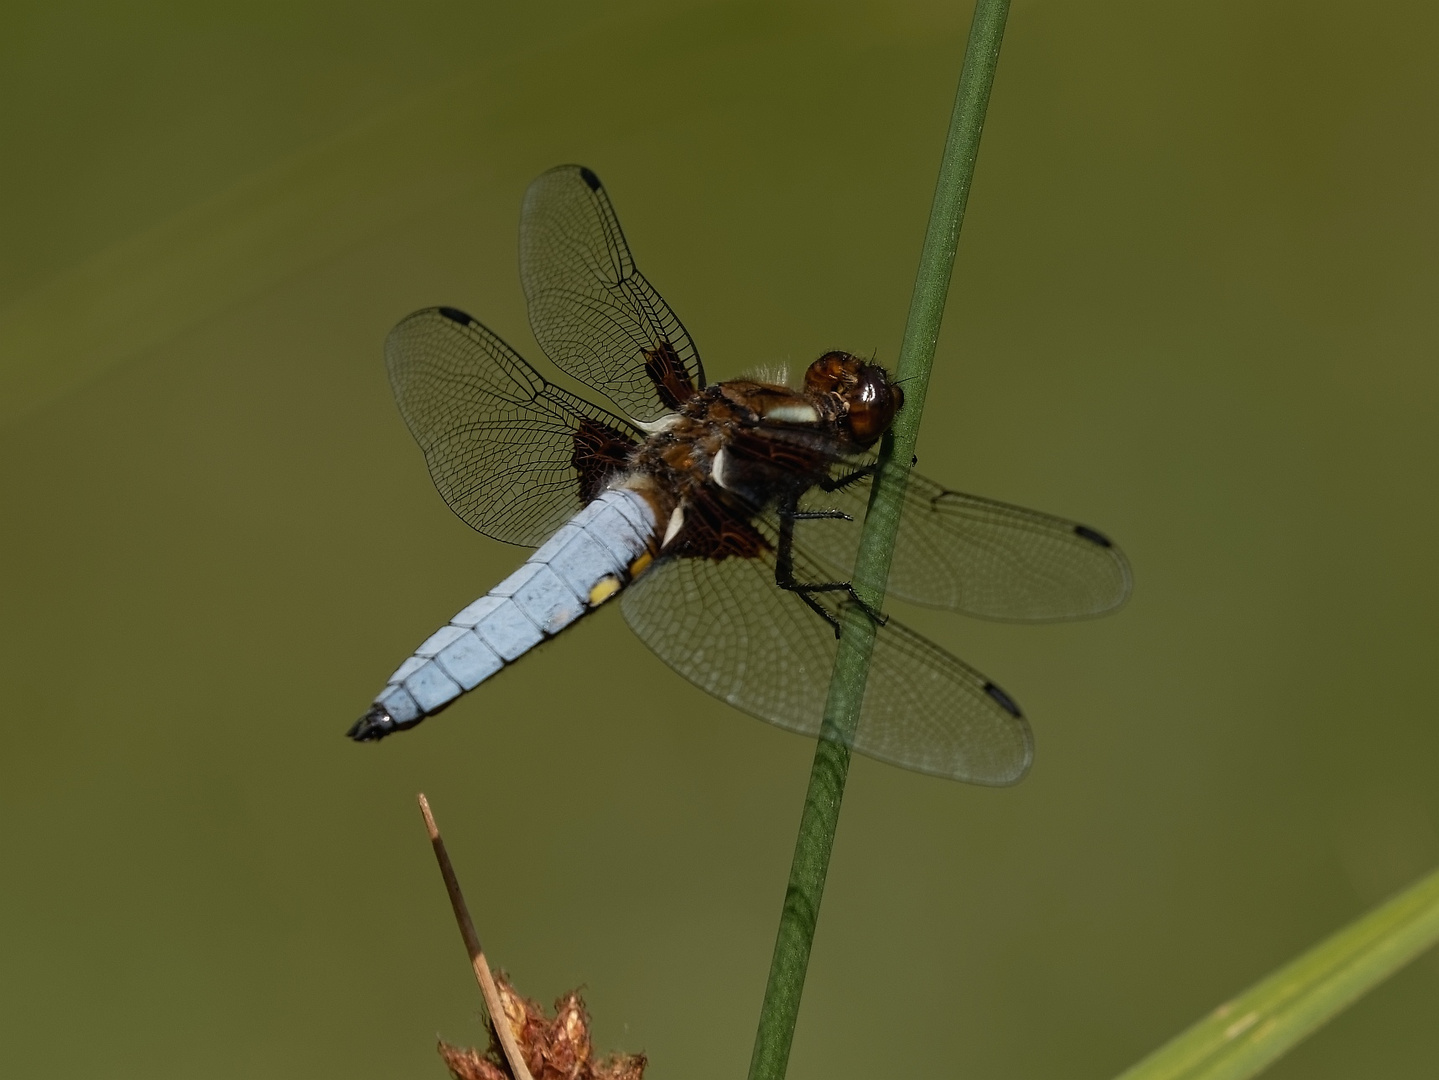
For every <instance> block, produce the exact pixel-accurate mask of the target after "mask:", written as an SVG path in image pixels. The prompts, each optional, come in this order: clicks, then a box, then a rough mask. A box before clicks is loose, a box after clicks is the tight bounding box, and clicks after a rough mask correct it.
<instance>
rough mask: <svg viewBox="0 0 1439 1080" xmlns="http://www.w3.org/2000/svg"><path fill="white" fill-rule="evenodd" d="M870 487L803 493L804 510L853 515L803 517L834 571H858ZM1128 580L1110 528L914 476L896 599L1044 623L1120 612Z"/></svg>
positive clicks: (809, 537) (802, 533)
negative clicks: (1103, 530) (843, 518)
mask: <svg viewBox="0 0 1439 1080" xmlns="http://www.w3.org/2000/svg"><path fill="white" fill-rule="evenodd" d="M870 487H871V485H870V478H869V477H867V476H866V477H863V478H861V479H860V480H859V481H857V482H855V483H853V484H851V485H849V486H847V487H845V488H843V489H841V490H839V491H833V492H824V491H820V490H818V489H815V490H813V491H811V492H810V494H809V495H808V496H807V498H806V499H805V506H806V507H807V508H810V509H815V508H821V507H823V508H831V509H838V510H843V511H844V512H845V513H847V514H849V515H850V517H851V518H852V520H851V521H836V520H829V521H825V520H821V521H803V522H800V523H799V531H798V532H797V535H798V536H799V537H801V538H802V539H803V542H804V544H805V547H806V548H807V550H808V551H809V552H810V553H811V554H812V555H814V556H815V557H816V558H817V559H819V561H820V562H821V563H822V564H823V565H824V566H825V567H827V568H828V570H829V571H831V576H835V575H837V576H839V577H842V578H848V577H849V575H850V572H851V571H852V569H853V567H854V559H855V554H856V552H857V551H858V547H859V533H860V528H861V524H862V522H863V521H864V515H865V510H866V507H867V506H868V504H869V495H870ZM1131 585H1132V579H1131V577H1130V572H1129V562H1128V560H1126V559H1125V557H1124V553H1123V552H1122V551H1120V550H1119V548H1118V547H1117V546H1115V544H1114V543H1113V542H1112V541H1110V540H1109V538H1108V537H1106V536H1104V534H1102V533H1100V532H1098V531H1096V530H1094V529H1091V528H1089V527H1088V526H1086V525H1080V524H1077V523H1076V522H1073V521H1068V520H1066V519H1064V518H1060V517H1054V516H1053V515H1050V514H1042V513H1040V512H1039V511H1037V510H1026V509H1024V508H1023V507H1019V506H1010V505H1009V504H1008V503H1002V502H995V501H994V500H992V499H983V498H980V497H979V496H977V495H964V494H962V493H960V492H958V491H950V490H948V489H947V488H943V487H941V486H940V485H939V484H936V483H935V482H934V481H932V480H926V479H925V478H924V477H923V476H920V475H919V474H918V473H914V472H911V473H910V474H909V484H908V486H907V488H906V489H905V495H904V511H903V515H902V517H901V518H900V528H899V536H898V537H897V539H896V541H895V548H894V561H893V563H892V564H891V567H890V572H889V586H888V593H889V595H892V596H898V597H900V598H901V599H903V600H908V601H909V602H911V603H915V604H922V605H924V606H926V607H938V608H950V609H952V610H955V611H962V612H964V613H965V614H966V615H977V616H979V617H981V618H986V619H1006V620H1015V621H1021V622H1044V621H1050V620H1060V619H1081V618H1086V617H1089V616H1093V615H1103V614H1104V613H1106V612H1109V611H1113V610H1114V609H1115V608H1117V607H1119V606H1120V605H1121V604H1123V603H1124V601H1125V599H1126V598H1127V597H1128V596H1129V590H1130V587H1131Z"/></svg>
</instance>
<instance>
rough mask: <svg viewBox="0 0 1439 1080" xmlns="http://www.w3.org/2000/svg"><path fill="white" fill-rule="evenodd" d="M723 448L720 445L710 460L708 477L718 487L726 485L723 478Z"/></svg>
mask: <svg viewBox="0 0 1439 1080" xmlns="http://www.w3.org/2000/svg"><path fill="white" fill-rule="evenodd" d="M724 454H725V448H724V447H723V446H721V447H720V448H719V451H718V452H717V453H716V454H715V456H714V458H713V459H712V460H711V461H710V479H711V480H713V481H714V482H715V484H716V485H717V486H719V487H728V486H729V485H728V484H726V483H725V479H724V467H725V456H724Z"/></svg>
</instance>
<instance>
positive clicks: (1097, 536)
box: [1074, 525, 1114, 548]
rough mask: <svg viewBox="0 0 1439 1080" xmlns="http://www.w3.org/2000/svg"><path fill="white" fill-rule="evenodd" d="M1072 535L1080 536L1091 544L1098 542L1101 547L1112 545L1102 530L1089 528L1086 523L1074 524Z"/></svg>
mask: <svg viewBox="0 0 1439 1080" xmlns="http://www.w3.org/2000/svg"><path fill="white" fill-rule="evenodd" d="M1074 535H1075V536H1082V537H1084V538H1085V539H1086V540H1088V541H1089V542H1090V543H1091V544H1098V545H1099V546H1100V547H1102V548H1107V547H1113V546H1114V544H1113V542H1111V541H1110V539H1109V537H1107V536H1105V535H1104V534H1103V533H1102V532H1098V531H1097V530H1095V529H1091V528H1090V527H1089V526H1088V525H1076V526H1075V527H1074Z"/></svg>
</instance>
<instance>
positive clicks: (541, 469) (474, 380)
mask: <svg viewBox="0 0 1439 1080" xmlns="http://www.w3.org/2000/svg"><path fill="white" fill-rule="evenodd" d="M385 364H386V367H388V368H389V372H390V385H391V386H392V387H393V388H394V391H395V401H396V403H397V404H398V405H399V407H400V414H401V415H402V416H403V417H404V418H405V423H406V424H407V425H409V428H410V433H411V434H413V435H414V437H415V441H416V442H418V443H419V444H420V449H421V450H423V451H424V454H425V462H426V463H427V464H428V465H429V467H430V476H431V477H432V478H433V479H434V481H435V486H436V487H437V488H439V489H440V494H441V495H442V496H444V499H445V502H447V503H448V504H449V505H450V509H452V510H453V511H454V512H455V513H456V514H458V515H459V516H460V517H461V518H463V519H464V520H465V522H467V523H468V524H469V525H471V526H472V527H474V528H476V529H478V530H479V531H480V532H482V533H484V534H485V535H486V536H492V537H494V538H495V539H496V540H503V541H505V542H507V543H511V544H524V545H527V546H531V547H532V546H535V545H537V544H539V543H541V542H542V541H544V539H545V538H546V537H548V536H549V535H550V534H551V533H553V532H554V531H555V530H556V529H557V528H559V527H560V526H561V525H562V524H564V523H565V522H566V521H568V520H569V519H570V518H571V517H572V516H573V515H574V514H575V513H576V512H577V511H578V510H579V509H580V507H581V506H583V505H584V503H585V502H587V501H588V500H589V498H591V497H593V494H594V492H595V490H596V489H597V487H598V486H599V485H600V483H601V482H602V479H603V474H604V472H605V470H606V469H617V468H619V467H620V466H621V465H622V458H623V454H624V452H626V450H627V448H628V447H630V446H633V445H634V444H633V441H632V438H633V435H634V431H633V429H632V428H630V426H629V424H627V423H626V422H625V421H623V420H621V419H619V418H618V417H615V416H612V415H611V414H609V413H607V412H606V411H605V410H603V409H600V408H597V407H596V406H594V405H591V404H590V403H589V402H587V401H584V400H583V399H581V398H578V397H575V396H574V395H573V394H569V393H566V392H565V391H563V390H561V389H559V388H558V387H556V386H552V385H551V384H549V383H548V382H546V381H545V380H544V379H542V378H541V377H540V376H539V375H538V374H537V373H536V372H535V371H534V369H533V368H531V367H530V366H529V365H528V364H527V363H525V362H524V360H522V359H521V358H520V356H519V355H518V354H517V353H516V352H515V351H514V350H513V349H511V348H510V347H509V346H508V345H506V344H505V343H504V342H503V341H501V340H500V338H499V337H497V336H496V335H495V334H494V333H492V332H491V331H490V330H489V329H487V328H486V327H485V326H483V325H481V324H480V323H478V322H476V321H475V320H474V319H472V318H470V317H469V316H468V315H466V314H465V313H464V312H463V311H459V310H457V309H455V308H426V309H425V310H423V311H417V312H415V313H414V314H413V315H411V316H409V317H408V318H406V319H404V320H402V321H401V322H400V323H399V324H398V325H397V326H396V327H395V328H394V329H393V330H391V331H390V336H389V337H388V338H387V339H386V340H385Z"/></svg>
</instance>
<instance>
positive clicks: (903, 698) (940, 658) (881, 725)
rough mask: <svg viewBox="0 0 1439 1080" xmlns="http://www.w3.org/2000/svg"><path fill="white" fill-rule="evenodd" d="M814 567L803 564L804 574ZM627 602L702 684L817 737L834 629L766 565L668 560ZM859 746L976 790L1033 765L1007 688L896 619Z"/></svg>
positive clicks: (673, 663)
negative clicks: (785, 587)
mask: <svg viewBox="0 0 1439 1080" xmlns="http://www.w3.org/2000/svg"><path fill="white" fill-rule="evenodd" d="M809 572H810V570H809V569H808V568H807V567H806V565H805V563H804V561H803V559H802V558H800V559H799V560H798V561H797V564H796V573H798V574H805V573H809ZM810 580H813V579H810ZM823 595H824V594H821V599H822V597H823ZM830 595H832V594H830ZM621 606H622V608H623V610H624V613H625V618H626V620H627V621H628V622H629V624H630V626H631V627H632V628H633V629H634V631H635V633H637V634H638V635H639V636H640V638H641V640H643V641H644V643H645V644H646V645H648V646H649V647H650V648H651V649H653V650H654V651H655V652H656V653H657V654H658V655H659V657H660V659H662V660H664V662H665V663H667V664H669V665H670V667H672V668H674V669H675V670H676V671H677V672H679V673H680V674H681V675H683V676H684V677H685V678H686V679H688V680H689V681H690V682H692V683H694V684H695V685H696V686H698V687H699V688H700V689H702V690H705V691H707V692H708V693H710V694H713V695H714V696H715V697H717V698H719V699H721V700H722V701H726V702H728V703H729V704H731V705H733V706H735V707H736V708H738V709H742V710H743V711H745V712H747V713H750V714H751V715H753V716H757V717H759V718H760V719H762V720H767V721H769V722H770V723H771V724H775V725H777V726H778V727H782V728H785V729H787V730H789V731H796V732H799V733H801V734H805V735H811V736H816V735H818V734H819V732H820V726H821V721H822V719H823V716H824V707H825V699H826V696H827V693H828V688H829V681H830V674H831V671H832V670H833V667H834V657H835V651H836V647H837V641H836V639H835V635H834V631H833V629H831V627H830V625H829V623H827V622H826V621H825V620H824V619H823V618H821V617H820V616H819V615H817V614H815V613H814V612H813V611H811V610H810V609H809V608H808V607H807V606H806V605H805V603H804V601H803V600H802V599H800V597H799V596H797V595H796V594H794V593H792V592H787V591H784V590H782V589H780V588H778V587H777V586H776V585H775V582H774V568H773V564H772V563H771V562H770V561H768V560H766V559H763V558H749V559H746V558H727V559H722V560H718V561H716V560H712V559H705V558H677V557H671V558H666V559H662V560H661V561H660V562H659V563H658V564H656V565H655V566H654V567H652V568H651V569H650V570H649V571H648V572H646V573H645V574H644V575H643V576H642V577H641V578H640V579H639V580H638V581H636V582H635V583H634V584H633V585H632V586H630V588H629V589H628V590H627V591H626V592H625V593H624V596H623V599H622V600H621ZM826 606H827V607H829V609H830V610H831V611H832V612H837V611H838V605H837V604H830V605H826ZM853 745H854V749H856V750H858V751H859V752H860V753H863V754H866V755H868V756H869V757H873V758H877V759H878V760H880V761H885V762H888V763H890V764H893V765H899V766H902V767H904V768H907V769H913V770H915V771H917V772H923V773H930V774H932V775H935V776H943V777H948V778H950V779H954V780H964V781H967V782H969V783H974V784H989V785H1005V784H1013V783H1015V782H1017V781H1018V780H1020V779H1021V778H1022V777H1023V776H1024V774H1025V772H1026V771H1028V769H1029V765H1030V761H1031V760H1032V758H1033V741H1032V738H1031V735H1030V731H1029V725H1028V723H1027V722H1026V721H1025V719H1024V717H1023V716H1022V715H1020V712H1019V709H1018V707H1017V706H1015V705H1014V703H1013V701H1011V700H1010V698H1009V697H1008V696H1007V695H1005V694H1004V692H1003V691H1001V690H999V688H998V687H996V686H995V685H994V684H993V683H991V682H990V681H989V680H987V679H986V678H985V677H984V676H983V675H981V674H980V673H979V672H977V671H975V670H974V669H973V668H971V667H969V666H968V665H967V664H965V663H964V662H962V661H961V660H958V659H957V658H955V657H953V656H951V655H950V654H949V653H947V652H945V651H944V650H943V649H941V648H940V647H939V646H937V645H935V644H934V643H933V642H930V641H927V640H926V639H924V638H923V637H921V636H920V635H918V634H916V633H914V632H913V631H912V630H909V629H908V628H907V627H904V626H902V625H900V624H899V623H897V622H896V621H895V620H893V619H891V620H889V621H888V622H887V623H885V625H884V626H882V627H880V628H879V630H878V633H877V636H876V639H875V648H874V654H873V657H872V660H871V664H870V669H869V681H868V684H867V689H866V691H865V697H864V704H863V707H862V710H861V714H860V723H859V729H858V731H857V732H856V734H855V738H854V743H853Z"/></svg>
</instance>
